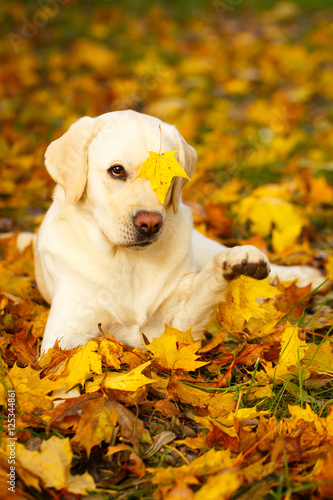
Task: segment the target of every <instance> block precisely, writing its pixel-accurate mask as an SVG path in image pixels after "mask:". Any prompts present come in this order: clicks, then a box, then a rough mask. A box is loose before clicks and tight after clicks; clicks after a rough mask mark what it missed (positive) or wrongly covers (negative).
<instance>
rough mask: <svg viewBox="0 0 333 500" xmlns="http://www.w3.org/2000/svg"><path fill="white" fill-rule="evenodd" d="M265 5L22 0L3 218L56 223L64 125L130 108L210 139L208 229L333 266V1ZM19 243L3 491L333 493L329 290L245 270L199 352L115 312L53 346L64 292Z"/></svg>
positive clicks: (1, 298) (13, 262) (5, 150)
mask: <svg viewBox="0 0 333 500" xmlns="http://www.w3.org/2000/svg"><path fill="white" fill-rule="evenodd" d="M259 3H260V2H258V4H259ZM306 3H309V4H311V2H310V1H309V2H306ZM269 4H270V6H269V8H266V9H261V8H260V7H259V6H253V5H252V8H251V7H249V6H248V5H246V2H243V3H242V2H228V1H226V2H224V1H223V2H222V1H217V2H212V3H206V4H205V6H204V5H203V3H202V5H201V6H200V5H199V2H193V5H192V3H191V8H189V5H190V4H189V3H188V2H185V1H184V2H182V1H181V2H179V6H178V7H179V8H178V7H174V8H173V9H172V8H171V7H172V5H173V4H172V5H171V4H168V5H167V6H164V7H163V5H162V4H157V3H150V2H147V3H146V4H145V3H144V5H142V6H141V7H135V6H134V3H133V2H130V1H125V2H124V4H121V5H120V4H117V3H109V2H104V3H101V4H100V5H99V4H98V3H96V2H81V3H80V4H79V3H78V2H75V1H73V2H72V1H70V2H60V1H59V2H58V1H55V2H49V3H47V2H45V4H44V3H42V2H40V3H38V2H37V3H34V2H23V1H19V0H17V1H15V2H13V3H7V4H5V3H4V4H3V5H2V6H1V8H0V10H1V14H2V18H3V19H4V22H3V25H2V27H1V33H2V37H3V43H2V44H1V49H0V61H1V65H2V68H3V71H1V74H0V95H1V117H2V122H3V127H2V133H1V137H0V159H1V181H0V194H1V198H0V231H1V232H3V233H6V232H7V231H14V232H15V231H18V230H21V231H22V230H23V231H24V230H35V229H36V228H37V227H38V226H39V225H40V222H41V220H42V218H43V215H44V213H45V211H46V209H47V208H48V207H49V205H50V200H51V194H52V189H53V184H52V181H51V179H50V178H49V176H48V174H47V172H46V169H45V168H44V166H43V155H44V152H45V149H46V147H47V145H48V144H49V143H50V142H51V141H52V140H53V139H55V138H57V137H59V136H60V135H61V134H62V133H63V132H65V131H66V130H67V129H68V127H69V125H70V124H72V123H73V122H74V121H75V120H76V119H78V118H80V117H81V116H84V115H90V116H97V115H99V114H102V113H105V112H108V111H112V110H118V109H126V108H133V109H136V110H138V111H143V112H145V113H147V114H151V115H154V116H157V117H159V118H160V119H162V120H164V121H166V122H169V123H173V124H175V125H176V126H177V128H178V129H179V131H180V132H181V134H182V135H183V136H184V138H185V139H186V140H187V142H189V143H190V144H192V145H193V146H195V148H196V150H197V152H198V157H199V160H198V165H197V168H196V171H195V173H194V175H193V178H192V181H191V183H188V185H187V186H186V187H185V190H184V196H183V197H184V199H185V201H186V203H187V204H188V205H189V206H190V207H191V209H192V212H193V217H194V222H195V226H196V228H197V229H198V230H199V231H200V232H202V233H203V234H205V235H207V236H210V237H212V238H215V239H219V240H220V241H222V242H223V243H224V244H227V245H230V246H232V245H235V244H239V243H240V244H253V245H255V246H257V247H258V248H260V249H262V250H263V251H265V252H266V253H267V254H268V255H269V258H270V260H271V261H272V262H275V263H278V264H283V265H296V264H306V265H311V266H313V267H316V268H319V269H321V270H322V272H323V280H324V279H325V276H324V275H326V277H328V278H330V279H331V280H333V251H332V249H333V236H332V228H333V224H332V220H333V185H332V179H333V176H332V157H333V154H332V153H333V146H332V145H333V132H332V130H333V128H332V123H331V122H332V105H331V100H332V97H333V87H332V77H333V69H332V68H333V52H332V49H331V46H332V36H333V13H332V11H331V10H330V9H325V10H322V11H320V10H318V9H315V10H313V11H306V10H302V8H301V7H299V6H298V4H296V3H292V2H281V3H279V2H269ZM328 5H329V4H328ZM171 153H172V152H168V155H171ZM155 154H156V155H158V154H157V153H155ZM164 156H167V155H164ZM173 158H174V157H173V153H172V158H171V159H173ZM148 160H149V161H150V159H148ZM155 161H157V162H161V161H165V159H164V158H163V159H162V155H160V156H158V158H157V160H156V159H155V160H154V159H153V160H152V162H153V165H152V166H153V167H154V162H155ZM141 174H143V175H144V176H148V177H150V174H149V172H148V173H147V172H143V173H142V172H141ZM176 175H180V174H179V173H178V174H176ZM164 181H165V180H163V179H162V180H161V182H160V184H163V183H164ZM168 182H169V181H167V183H168ZM153 188H154V186H153ZM155 188H156V189H157V186H155ZM160 196H161V197H162V196H165V193H160ZM17 237H18V234H17V233H15V234H14V235H13V236H10V237H6V238H4V239H1V240H0V256H1V259H0V328H1V334H0V354H1V360H0V361H1V367H0V368H1V385H0V404H1V405H2V413H1V442H0V491H1V498H4V499H5V500H6V499H8V500H10V499H13V498H18V499H22V500H23V499H24V500H25V499H29V500H30V499H41V498H43V499H52V498H54V499H63V500H71V499H73V498H76V499H77V498H84V496H85V495H90V497H89V498H94V497H95V496H96V498H116V499H119V500H120V499H125V498H126V499H135V498H140V499H153V498H155V499H161V500H201V499H204V500H206V499H208V498H209V499H210V500H211V499H212V500H214V499H216V500H223V499H235V500H236V499H239V500H248V499H251V500H252V499H255V500H261V499H265V500H266V499H273V498H274V499H286V500H289V499H295V500H299V499H302V498H304V499H308V498H309V499H312V500H317V499H319V498H333V405H332V402H333V391H332V377H333V343H332V333H331V329H332V326H333V302H332V298H333V297H332V292H329V293H326V295H325V294H324V290H323V289H322V290H320V289H319V290H318V291H317V292H316V293H313V292H311V287H310V285H309V286H305V287H299V286H297V283H293V282H283V283H275V284H274V286H273V285H272V284H270V282H269V279H266V280H263V281H261V282H257V281H254V280H252V279H250V278H246V277H240V278H238V279H237V280H235V281H233V282H232V283H231V285H230V289H229V291H228V293H227V296H226V300H225V301H224V302H223V303H222V304H221V305H220V306H219V308H218V311H217V313H216V317H215V318H214V320H213V321H212V323H211V324H210V325H208V326H207V333H206V339H205V341H204V342H203V343H202V345H201V346H200V345H199V344H198V343H195V342H193V341H192V339H191V335H190V332H179V331H177V330H174V329H171V328H169V327H168V326H166V330H165V332H164V334H163V335H162V337H161V338H159V339H154V340H153V341H152V343H151V344H149V345H146V346H145V349H143V348H141V349H140V348H136V349H134V350H129V349H127V348H125V347H124V346H123V345H121V344H119V342H117V339H116V338H114V337H112V336H110V335H109V334H108V332H107V331H104V329H103V325H101V332H103V335H101V337H99V338H96V339H93V340H91V341H89V342H88V343H87V344H85V345H84V346H80V347H77V348H75V349H72V350H67V351H63V350H61V349H60V348H59V347H58V346H57V345H56V346H55V347H54V348H53V349H52V350H50V351H48V353H46V354H44V355H43V356H42V357H41V358H39V347H40V344H41V338H42V335H43V331H44V327H45V324H46V321H47V317H48V313H49V307H48V305H47V304H46V303H45V302H44V301H43V300H42V298H41V295H40V293H39V291H38V289H37V287H36V284H35V278H34V265H33V251H32V247H31V246H30V245H29V246H28V247H27V248H25V249H24V250H23V251H22V252H20V251H19V250H18V249H17ZM66 391H71V392H70V393H69V394H68V395H67V398H66V395H65V394H66ZM13 394H14V397H12V395H13ZM69 396H73V397H69ZM74 396H76V397H74ZM12 467H14V469H13V468H12ZM12 478H14V479H12ZM11 483H13V484H14V486H13V485H12V484H11ZM10 488H14V490H13V489H10ZM14 491H15V493H14Z"/></svg>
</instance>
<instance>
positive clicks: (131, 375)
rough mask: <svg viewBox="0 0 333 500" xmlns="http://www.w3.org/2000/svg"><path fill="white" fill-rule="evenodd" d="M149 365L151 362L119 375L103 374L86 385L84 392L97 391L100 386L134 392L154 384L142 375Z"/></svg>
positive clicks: (112, 373)
mask: <svg viewBox="0 0 333 500" xmlns="http://www.w3.org/2000/svg"><path fill="white" fill-rule="evenodd" d="M150 364H151V361H147V363H144V364H143V365H140V366H137V367H136V368H133V370H130V371H129V372H127V373H124V374H121V375H120V374H119V373H114V372H108V373H107V374H106V376H105V375H104V374H103V375H97V376H95V377H94V380H93V381H92V382H87V383H86V392H95V391H98V390H99V389H100V387H101V385H102V386H103V387H105V388H106V389H113V390H117V391H129V392H135V391H136V390H138V389H139V388H140V387H143V386H145V385H147V384H153V383H154V380H153V379H151V378H148V377H146V375H144V374H143V373H142V372H143V370H144V369H145V368H147V367H148V366H149V365H150Z"/></svg>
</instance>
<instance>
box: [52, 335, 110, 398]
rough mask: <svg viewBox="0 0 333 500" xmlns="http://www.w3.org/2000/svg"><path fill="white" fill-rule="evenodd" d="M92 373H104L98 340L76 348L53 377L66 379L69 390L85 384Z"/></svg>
mask: <svg viewBox="0 0 333 500" xmlns="http://www.w3.org/2000/svg"><path fill="white" fill-rule="evenodd" d="M92 373H97V374H100V373H102V361H101V355H100V353H99V352H98V342H96V340H90V341H89V342H87V343H86V344H84V345H82V346H78V347H77V348H76V349H74V350H73V352H72V354H71V356H70V357H69V358H68V359H66V361H65V362H64V364H63V366H62V367H60V368H59V369H58V371H57V373H56V374H55V375H54V376H53V379H54V380H59V379H64V383H65V384H66V390H69V389H71V388H72V387H74V386H75V385H77V384H81V385H84V382H85V381H86V379H87V378H88V377H89V376H90V375H91V374H92Z"/></svg>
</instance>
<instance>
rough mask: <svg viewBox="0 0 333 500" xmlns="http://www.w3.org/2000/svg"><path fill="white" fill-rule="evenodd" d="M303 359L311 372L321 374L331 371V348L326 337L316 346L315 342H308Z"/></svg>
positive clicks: (332, 368)
mask: <svg viewBox="0 0 333 500" xmlns="http://www.w3.org/2000/svg"><path fill="white" fill-rule="evenodd" d="M303 361H304V362H305V365H306V367H307V368H309V370H310V371H311V372H315V373H318V374H320V375H322V374H324V375H325V374H332V373H333V348H332V344H331V341H330V339H329V338H327V339H326V340H325V341H324V342H323V343H322V344H321V346H320V347H319V348H318V346H317V345H316V344H310V345H309V347H308V348H307V350H306V352H305V354H304V358H303Z"/></svg>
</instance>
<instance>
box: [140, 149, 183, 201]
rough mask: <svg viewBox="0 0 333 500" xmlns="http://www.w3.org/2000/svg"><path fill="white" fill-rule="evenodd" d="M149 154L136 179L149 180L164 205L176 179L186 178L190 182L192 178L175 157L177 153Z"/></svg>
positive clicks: (153, 152)
mask: <svg viewBox="0 0 333 500" xmlns="http://www.w3.org/2000/svg"><path fill="white" fill-rule="evenodd" d="M148 153H149V158H147V160H146V161H145V162H144V163H143V165H142V167H141V168H140V171H139V173H138V175H137V176H136V179H138V178H148V179H149V180H150V184H151V187H152V189H153V190H154V191H155V192H156V194H157V196H158V199H159V200H160V202H161V203H162V204H163V203H164V200H165V197H166V194H167V192H168V189H169V187H170V184H171V181H172V179H173V178H174V177H176V176H178V177H185V179H188V180H190V178H189V176H188V175H187V173H186V172H185V170H184V169H183V167H182V166H181V165H180V164H179V163H178V161H177V160H176V159H175V157H174V155H175V153H177V151H166V152H165V153H162V154H160V153H156V152H155V151H148Z"/></svg>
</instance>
